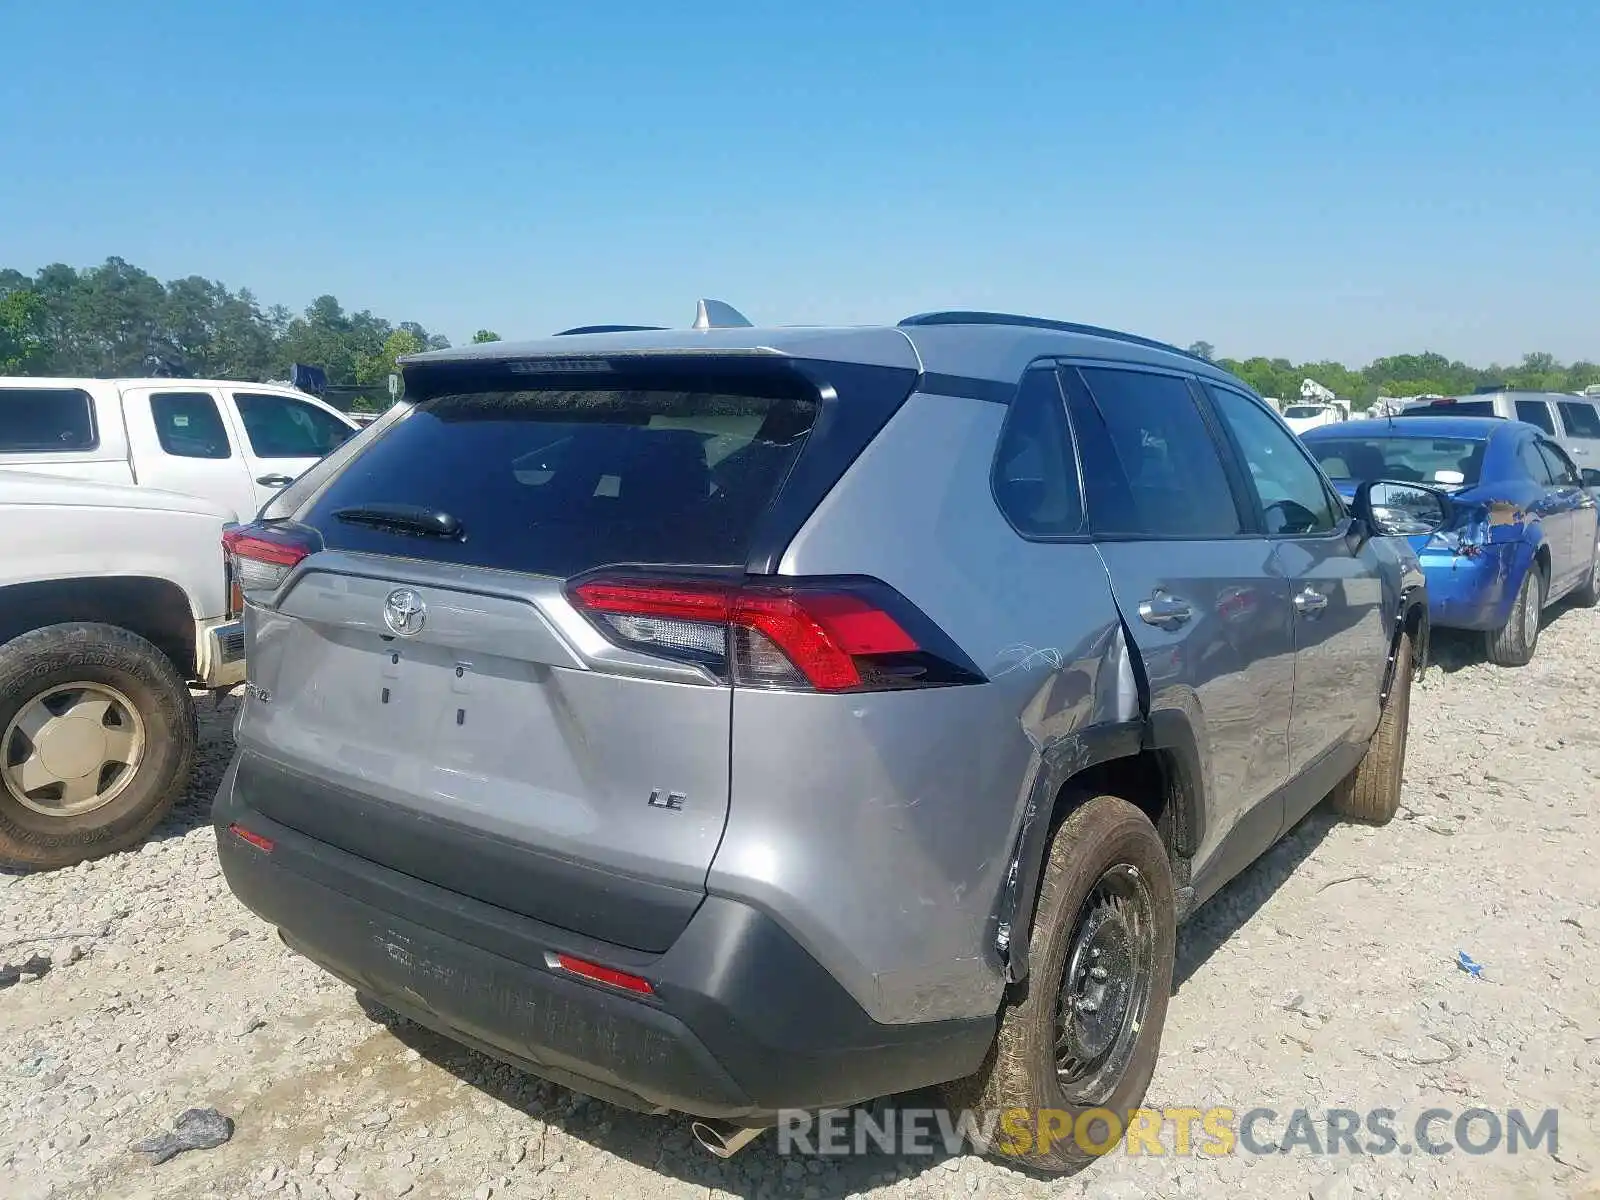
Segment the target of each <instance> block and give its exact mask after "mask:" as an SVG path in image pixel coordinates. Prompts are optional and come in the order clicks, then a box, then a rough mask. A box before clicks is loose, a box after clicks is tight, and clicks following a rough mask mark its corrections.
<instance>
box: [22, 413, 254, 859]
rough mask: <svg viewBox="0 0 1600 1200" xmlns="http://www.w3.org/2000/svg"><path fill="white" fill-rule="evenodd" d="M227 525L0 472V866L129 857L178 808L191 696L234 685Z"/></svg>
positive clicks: (191, 741)
mask: <svg viewBox="0 0 1600 1200" xmlns="http://www.w3.org/2000/svg"><path fill="white" fill-rule="evenodd" d="M130 424H131V422H130ZM96 428H97V429H98V431H99V432H100V434H101V436H102V444H103V442H104V441H109V440H110V438H109V436H108V434H109V431H107V430H106V429H105V427H104V426H103V425H102V426H98V427H96ZM4 457H5V456H4V455H0V460H3V459H4ZM235 511H236V510H235V509H234V508H233V507H231V506H230V507H227V508H224V507H223V506H222V505H220V504H214V503H211V502H209V501H206V500H204V499H201V498H199V497H196V496H186V495H178V494H174V493H172V492H166V491H160V490H157V489H155V488H149V487H136V486H133V485H131V484H114V483H95V482H89V481H84V480H75V479H63V478H61V477H59V476H51V475H41V474H35V473H31V472H23V471H11V470H0V545H3V546H4V547H5V552H4V554H3V555H0V864H5V865H9V866H19V867H59V866H65V865H68V864H70V863H74V862H78V861H80V860H82V859H85V858H93V857H96V856H98V855H101V854H107V853H110V852H111V851H113V850H120V849H123V848H125V847H127V846H130V845H133V844H134V843H135V842H138V841H139V840H141V839H142V838H143V837H144V836H145V835H146V834H147V833H149V831H150V830H151V829H152V828H153V827H154V826H155V825H156V823H157V822H158V821H160V819H161V817H162V816H163V815H164V814H165V813H166V812H167V810H168V809H169V808H170V807H171V805H172V803H173V801H174V800H175V799H176V798H177V797H178V796H179V795H180V794H181V793H182V791H183V788H184V786H185V784H187V782H188V780H189V775H190V771H191V769H192V767H193V763H194V756H195V739H196V729H195V713H194V706H193V703H192V701H191V699H190V693H189V687H188V685H189V684H190V683H193V684H195V685H197V686H200V687H205V688H212V689H220V688H226V687H231V686H233V685H235V684H237V683H240V682H242V681H243V679H244V635H243V631H242V629H241V627H240V624H239V621H238V618H237V613H238V611H239V604H238V603H237V600H236V596H235V594H234V591H233V588H232V586H231V584H230V582H229V580H228V577H227V568H226V565H225V557H224V554H223V550H222V534H223V530H224V528H225V527H226V526H227V525H229V524H230V523H232V521H233V517H234V513H235Z"/></svg>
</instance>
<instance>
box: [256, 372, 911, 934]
mask: <svg viewBox="0 0 1600 1200" xmlns="http://www.w3.org/2000/svg"><path fill="white" fill-rule="evenodd" d="M639 370H641V371H643V368H639ZM685 370H687V369H685ZM410 383H411V380H410V379H408V386H409V384H410ZM902 395H903V391H902ZM819 407H820V401H819V399H818V395H817V392H816V389H815V386H814V384H811V383H808V382H807V381H806V380H804V379H803V378H802V377H801V376H800V375H798V374H795V373H793V372H787V371H781V370H776V369H769V370H764V371H758V370H746V371H743V372H739V371H735V372H732V373H726V372H724V373H716V372H712V371H711V370H710V368H707V367H703V366H702V367H696V368H695V370H694V372H693V373H692V374H686V373H685V372H684V371H678V372H671V373H667V374H659V373H657V374H651V373H649V372H645V373H644V374H642V375H636V376H630V377H628V378H627V379H608V378H601V379H595V378H582V377H579V378H531V377H530V378H527V379H518V378H516V377H514V376H513V377H507V376H505V375H504V374H492V373H491V375H489V376H484V375H481V374H479V375H470V374H469V375H464V376H462V377H461V378H460V379H452V380H450V381H448V382H446V383H443V384H436V386H435V387H434V389H433V391H432V394H431V395H426V396H425V398H424V399H423V400H422V401H421V402H420V403H418V404H417V405H416V407H415V409H414V410H413V411H411V412H409V413H408V414H406V415H405V416H404V417H402V418H400V419H398V420H396V421H394V423H393V425H392V427H391V428H390V429H389V430H387V431H386V432H384V433H383V434H382V436H380V437H377V438H375V439H374V440H373V441H372V442H371V444H370V446H369V447H368V448H367V449H365V450H364V452H362V453H360V454H358V455H356V456H355V457H354V458H353V459H352V460H351V461H350V462H349V463H348V465H346V466H344V467H343V468H342V469H340V470H339V471H338V472H337V473H335V474H333V476H332V478H331V481H330V482H328V483H327V484H326V485H325V486H323V488H322V490H321V491H320V493H318V494H314V495H312V496H311V498H310V499H309V500H307V501H306V502H305V503H304V504H303V505H302V506H301V507H300V508H299V509H298V510H297V511H296V512H295V513H294V514H293V515H292V517H290V518H288V519H283V520H278V521H275V522H269V523H267V524H265V525H260V526H254V527H251V531H250V538H251V539H255V541H254V542H251V544H246V545H243V546H242V547H241V546H239V545H236V546H235V553H236V557H235V566H236V569H237V570H238V571H239V572H240V574H241V582H242V583H244V584H245V585H246V593H247V595H249V596H250V598H251V600H252V604H251V606H250V609H249V613H248V616H247V621H248V624H249V627H250V630H251V646H250V675H251V680H252V682H253V683H254V684H255V685H256V688H257V689H258V694H256V695H253V696H252V697H251V698H249V699H247V701H246V705H245V711H244V714H243V716H242V718H241V721H240V729H239V742H240V746H241V749H242V750H243V751H244V753H243V754H242V756H241V761H240V774H239V782H238V792H239V796H240V798H241V800H242V801H243V802H244V803H245V804H246V805H248V806H250V807H253V808H255V809H257V810H258V811H260V812H262V813H263V814H264V815H266V816H267V817H268V818H270V819H272V820H275V821H277V822H278V823H279V824H282V825H286V826H288V827H290V828H293V829H297V830H299V831H301V832H302V833H305V834H308V835H310V836H312V837H314V838H317V839H319V840H321V841H323V842H326V843H329V844H331V845H333V846H336V847H339V848H340V849H343V850H345V851H348V852H351V853H354V854H356V855H360V856H362V857H364V858H367V859H370V860H374V861H377V862H380V863H382V864H384V865H385V866H388V867H391V868H394V869H397V870H400V871H403V872H405V873H406V874H409V875H412V876H414V877H416V878H419V879H422V880H425V881H428V882H430V883H434V884H437V885H440V886H442V887H446V888H449V889H451V890H453V891H456V892H459V893H462V894H465V895H468V896H471V897H474V898H476V899H480V900H483V901H486V902H488V903H491V904H494V905H497V906H500V907H502V908H504V909H508V910H510V911H512V912H516V913H520V914H523V915H526V916H529V917H533V918H536V919H539V920H542V921H545V922H548V923H550V924H554V925H557V926H560V927H563V928H566V929H570V930H574V931H577V932H580V933H583V934H586V935H588V936H592V937H596V938H601V939H603V940H605V941H608V942H612V943H616V944H619V945H623V946H628V947H632V948H634V949H638V950H645V951H660V950H664V949H666V948H667V947H668V946H669V945H670V944H671V942H672V940H673V939H674V938H675V937H676V935H677V934H678V933H679V932H680V931H681V930H682V928H683V926H684V925H685V924H686V923H687V922H688V920H689V918H690V917H691V916H692V915H693V912H694V910H695V908H696V907H697V906H698V904H699V902H700V900H701V899H702V898H703V896H704V882H705V877H706V872H707V870H708V868H709V866H710V863H711V860H712V857H713V855H714V854H715V851H716V848H717V844H718V840H719V838H720V837H721V834H722V829H723V826H724V822H725V819H726V816H727V809H728V787H729V746H730V722H731V706H732V690H731V686H730V684H729V682H728V680H727V678H726V675H725V673H719V672H718V671H717V670H715V669H712V668H710V667H708V666H707V665H706V664H705V663H702V662H699V661H697V658H696V653H697V651H696V645H695V644H694V637H695V636H697V635H694V634H693V631H692V630H691V631H690V632H689V633H688V634H684V635H683V637H684V638H687V639H688V640H687V641H686V642H685V641H683V638H680V637H679V634H680V632H681V631H680V630H679V628H678V626H676V625H674V624H673V623H672V622H671V621H652V619H650V618H638V619H634V620H633V624H632V625H630V626H628V627H627V629H626V630H625V632H628V633H629V634H630V635H631V636H634V637H636V638H643V639H644V640H645V641H649V640H650V639H652V638H653V639H656V640H657V641H658V642H660V643H661V644H663V645H665V644H667V643H672V649H673V650H674V651H675V653H674V655H672V656H669V657H662V656H661V655H656V654H646V653H640V652H637V651H635V650H633V649H630V648H628V646H627V644H626V639H623V640H622V641H621V643H620V644H619V639H618V638H616V637H608V636H607V635H606V633H605V632H604V630H605V628H606V627H605V625H604V622H603V621H597V620H596V619H595V617H594V614H593V613H590V614H589V615H587V616H586V615H585V614H584V612H582V611H580V607H579V605H578V603H577V602H575V595H576V589H577V587H578V586H579V585H580V584H581V583H582V581H583V578H584V577H585V576H586V575H592V573H593V572H595V571H596V569H598V568H602V567H604V568H607V569H608V570H611V571H614V570H615V569H616V568H617V567H618V566H619V565H626V566H628V567H630V568H640V567H643V568H651V569H655V570H658V571H659V570H670V571H671V572H673V573H675V574H677V575H680V576H682V575H685V574H687V575H690V576H694V577H704V578H706V579H707V580H708V581H715V580H722V579H738V578H742V577H743V575H744V573H745V569H746V565H747V562H748V560H749V559H750V557H751V555H752V553H754V548H755V543H757V542H758V541H759V540H760V538H762V537H763V536H765V533H764V531H765V530H767V529H768V527H769V525H770V520H769V518H770V516H771V513H772V510H773V508H774V504H775V500H776V498H777V497H778V496H779V494H780V490H781V489H782V487H783V485H784V483H785V480H786V479H788V478H789V477H790V476H791V473H792V472H793V470H794V467H795V464H796V462H797V460H798V459H799V458H800V456H801V453H802V449H803V448H804V447H805V446H806V444H807V441H808V438H810V437H811V431H812V427H813V424H814V423H815V422H816V419H817V414H818V411H819ZM247 541H249V539H247ZM256 543H259V544H256ZM262 546H266V547H267V548H266V549H264V550H263V549H262ZM273 546H277V547H278V548H279V550H277V551H275V550H273V549H272V547H273ZM252 547H253V548H252ZM302 556H304V557H302ZM275 557H276V559H277V561H276V563H274V562H273V560H274V558H275ZM274 571H276V572H277V573H276V574H273V572H274ZM617 619H618V620H622V618H617ZM685 628H687V626H685ZM675 638H677V639H678V641H676V642H675V641H674V639H675ZM680 643H681V644H680ZM706 649H707V651H708V654H709V652H710V651H711V650H713V649H715V647H709V646H708V647H707V648H706ZM708 661H709V659H708ZM259 693H265V698H263V696H262V695H260V694H259Z"/></svg>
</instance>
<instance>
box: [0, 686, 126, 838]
mask: <svg viewBox="0 0 1600 1200" xmlns="http://www.w3.org/2000/svg"><path fill="white" fill-rule="evenodd" d="M144 748H145V732H144V721H143V719H142V718H141V717H140V716H139V710H138V709H137V708H136V707H134V703H133V701H132V700H129V699H128V697H127V696H125V695H123V693H122V692H120V691H118V690H117V689H116V688H113V687H110V686H108V685H106V684H100V683H88V682H84V681H77V682H73V683H67V684H58V685H56V686H55V687H52V688H48V689H47V690H45V691H44V692H42V693H40V694H39V695H37V696H35V697H34V698H33V699H32V700H28V701H24V702H23V705H22V707H21V709H19V710H18V712H17V715H16V716H14V717H12V718H11V722H10V724H9V725H7V726H6V731H5V736H4V737H3V738H0V779H3V780H4V781H5V785H6V788H7V790H8V791H10V793H11V795H12V796H13V797H15V799H16V800H17V802H18V803H20V804H22V805H24V806H25V807H27V808H30V809H32V810H33V811H34V812H36V813H40V814H42V815H44V816H47V817H73V816H77V815H79V814H81V813H87V812H93V811H94V810H95V809H97V808H101V807H104V806H105V805H107V804H110V803H111V802H112V801H113V800H115V799H116V798H117V797H118V796H119V795H121V794H122V792H123V790H124V789H125V788H127V786H128V784H129V783H131V782H132V781H133V778H134V776H135V775H136V774H137V773H138V770H139V764H140V762H142V761H143V759H144Z"/></svg>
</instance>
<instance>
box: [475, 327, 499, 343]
mask: <svg viewBox="0 0 1600 1200" xmlns="http://www.w3.org/2000/svg"><path fill="white" fill-rule="evenodd" d="M499 340H500V335H499V334H498V333H496V332H495V331H494V330H492V329H480V330H478V332H477V333H475V334H473V335H472V344H473V345H474V346H481V345H483V343H484V342H498V341H499Z"/></svg>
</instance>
